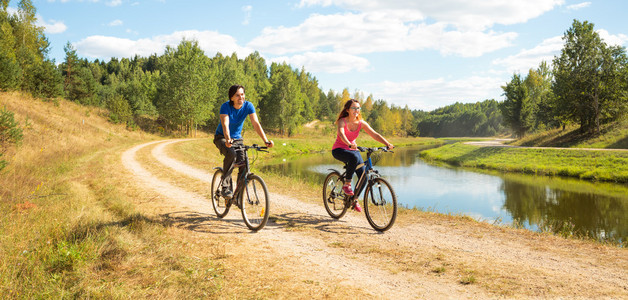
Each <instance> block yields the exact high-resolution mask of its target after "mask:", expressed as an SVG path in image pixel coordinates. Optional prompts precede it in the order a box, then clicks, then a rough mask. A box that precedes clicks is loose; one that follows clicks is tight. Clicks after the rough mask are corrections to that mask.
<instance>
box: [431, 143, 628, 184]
mask: <svg viewBox="0 0 628 300" xmlns="http://www.w3.org/2000/svg"><path fill="white" fill-rule="evenodd" d="M421 157H422V158H424V159H427V160H435V161H442V162H446V163H449V164H451V165H454V166H460V167H470V168H480V169H487V170H497V171H503V172H520V173H526V174H537V175H549V176H565V177H573V178H579V179H585V180H592V181H607V182H618V183H628V151H616V150H578V149H538V148H511V147H480V146H474V145H466V144H462V143H454V144H450V145H445V146H442V147H439V148H434V149H430V150H425V151H423V152H422V153H421Z"/></svg>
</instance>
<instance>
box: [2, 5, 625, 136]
mask: <svg viewBox="0 0 628 300" xmlns="http://www.w3.org/2000/svg"><path fill="white" fill-rule="evenodd" d="M8 4H9V1H8V0H0V5H1V10H0V30H1V31H2V35H1V36H0V90H2V91H7V90H21V91H25V92H29V93H31V94H32V95H33V96H35V97H40V98H44V99H51V100H53V101H54V99H56V98H57V97H64V98H66V99H69V100H71V101H75V102H78V103H81V104H84V105H91V106H98V107H104V108H107V109H108V111H109V118H110V120H111V121H112V122H114V123H125V124H127V125H128V126H130V127H134V126H138V124H139V123H141V121H142V120H146V119H151V120H155V121H156V122H157V124H160V127H159V128H166V129H170V130H182V131H186V132H188V133H189V132H190V131H191V130H192V129H194V128H198V127H200V128H201V129H204V130H207V131H209V132H211V131H213V129H214V128H215V126H216V124H217V121H216V120H217V119H218V116H217V114H218V109H219V106H220V105H221V104H222V103H223V102H224V101H227V100H228V99H227V91H228V88H229V86H231V85H233V84H236V83H237V84H241V85H243V86H245V87H246V94H247V100H248V101H251V102H252V103H253V104H254V105H255V107H256V108H257V111H258V115H259V116H260V119H261V121H262V124H264V128H265V129H266V130H267V131H270V132H275V133H278V134H283V135H292V134H295V133H298V132H299V131H300V129H301V127H302V125H303V124H305V123H307V122H310V121H313V120H315V119H319V120H324V121H326V122H333V121H335V119H336V116H337V114H338V112H339V110H340V109H341V107H342V104H343V103H344V102H345V101H346V100H348V99H350V98H354V99H357V100H358V101H360V103H361V104H362V108H363V110H362V115H363V117H364V118H365V119H366V120H367V121H368V122H369V124H371V126H372V127H373V128H374V129H375V130H376V131H378V132H380V133H382V134H384V135H388V136H390V135H395V136H436V137H438V136H491V135H496V134H503V133H506V132H507V130H512V132H514V133H515V134H517V135H519V136H522V135H524V134H525V133H526V132H530V131H534V130H542V129H544V128H549V127H557V126H561V125H564V124H568V123H570V122H579V123H580V124H581V126H582V128H583V129H586V130H591V129H592V128H593V129H595V128H597V129H598V130H599V124H600V123H604V122H609V121H610V120H615V119H617V118H619V117H620V116H622V115H624V114H625V111H626V82H627V80H626V78H627V77H626V69H627V68H626V55H625V49H623V48H620V47H608V46H606V45H605V44H604V43H603V42H602V41H601V39H600V38H599V36H598V35H597V33H595V32H594V31H593V25H592V24H590V23H588V22H584V23H580V22H578V21H574V25H573V27H572V28H571V29H570V30H568V32H567V33H566V34H565V40H566V45H565V48H564V49H563V50H562V53H561V56H560V57H557V58H556V59H555V60H554V64H553V68H550V67H549V66H547V64H542V65H541V66H539V68H538V69H532V70H530V72H529V74H528V75H527V76H526V77H525V78H522V77H521V75H519V74H514V75H513V78H512V80H511V81H510V82H508V83H507V84H506V85H505V86H503V87H502V88H503V90H504V96H505V100H504V101H503V102H501V103H500V102H498V101H495V100H493V99H487V100H484V101H482V102H477V103H470V104H462V103H455V104H453V105H449V106H446V107H443V108H439V109H436V110H434V111H430V112H425V111H421V110H410V109H409V108H408V107H407V106H405V107H400V106H396V105H395V104H389V103H388V102H387V101H386V100H383V99H377V100H376V99H374V98H373V95H368V96H366V97H365V96H364V95H363V94H362V93H361V92H359V91H355V92H354V93H353V94H351V92H350V91H349V89H348V88H345V89H344V90H343V91H342V92H335V91H333V90H329V91H328V92H324V91H323V89H322V88H321V87H320V86H319V84H318V80H317V79H316V77H314V76H313V75H312V74H311V73H309V72H307V71H306V70H305V68H301V69H297V68H293V67H292V66H290V65H288V64H286V63H276V62H273V63H271V64H270V66H268V65H267V63H266V61H265V60H264V58H263V57H261V55H260V54H259V53H258V52H254V53H251V54H250V55H248V56H246V57H244V58H239V57H238V56H237V55H236V54H235V53H233V54H231V55H226V56H225V55H223V54H221V53H217V54H216V55H215V56H214V57H208V56H207V55H206V54H205V53H204V51H203V50H202V49H201V48H200V47H199V46H198V42H197V41H194V40H185V39H184V40H182V41H181V42H180V43H179V45H177V46H176V47H173V46H167V47H166V49H165V51H164V54H162V55H157V54H153V55H150V56H148V57H140V56H137V55H136V56H135V57H133V58H115V57H114V58H111V59H110V60H109V61H106V62H105V61H101V60H98V59H96V60H94V61H89V60H87V59H85V58H80V57H79V56H78V55H77V51H76V49H75V48H74V47H73V45H72V44H70V43H67V44H66V45H65V47H64V52H65V58H64V61H63V62H61V63H59V64H56V63H55V61H54V60H51V59H49V58H48V55H47V53H48V51H49V43H48V40H47V38H46V36H45V34H44V31H43V28H42V27H38V26H37V25H36V10H35V7H34V5H33V4H32V2H31V1H30V0H21V1H19V3H18V10H17V13H15V14H10V13H8V11H7V7H8ZM247 125H248V124H247Z"/></svg>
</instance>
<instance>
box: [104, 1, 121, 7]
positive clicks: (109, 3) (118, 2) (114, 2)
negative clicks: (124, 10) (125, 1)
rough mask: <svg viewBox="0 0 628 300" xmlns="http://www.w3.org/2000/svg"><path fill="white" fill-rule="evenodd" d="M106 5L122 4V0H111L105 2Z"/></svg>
mask: <svg viewBox="0 0 628 300" xmlns="http://www.w3.org/2000/svg"><path fill="white" fill-rule="evenodd" d="M105 4H106V5H107V6H119V5H120V4H122V0H111V1H107V2H106V3H105Z"/></svg>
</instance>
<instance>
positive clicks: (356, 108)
mask: <svg viewBox="0 0 628 300" xmlns="http://www.w3.org/2000/svg"><path fill="white" fill-rule="evenodd" d="M351 109H353V110H360V109H362V108H361V107H351Z"/></svg>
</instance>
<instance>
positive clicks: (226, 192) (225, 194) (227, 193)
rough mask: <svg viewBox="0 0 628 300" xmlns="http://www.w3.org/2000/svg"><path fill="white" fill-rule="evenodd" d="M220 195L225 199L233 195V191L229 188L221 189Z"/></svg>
mask: <svg viewBox="0 0 628 300" xmlns="http://www.w3.org/2000/svg"><path fill="white" fill-rule="evenodd" d="M222 197H223V198H225V199H227V200H228V199H231V198H232V197H233V192H232V191H231V190H230V189H223V190H222Z"/></svg>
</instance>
